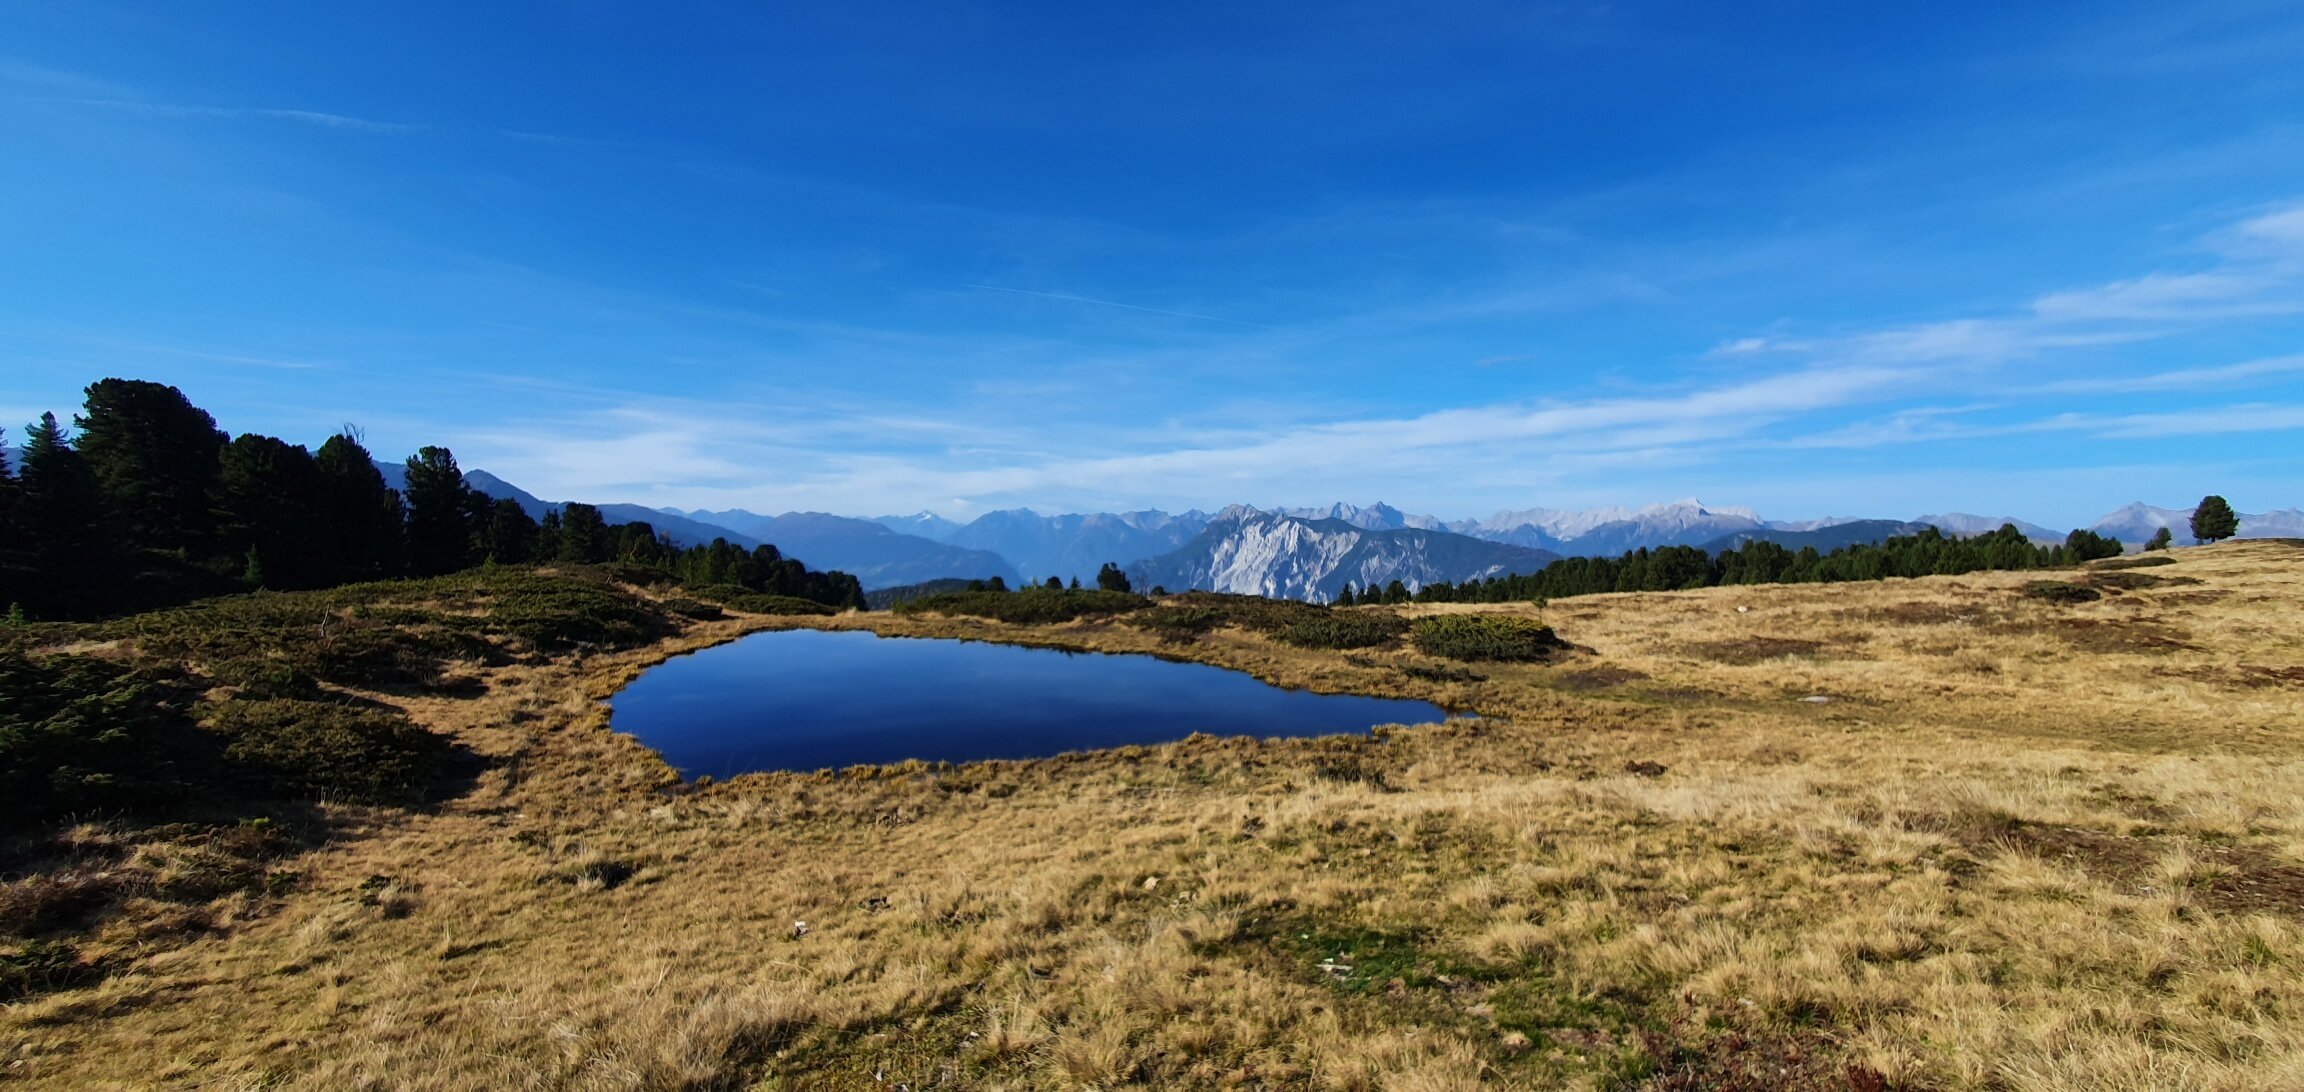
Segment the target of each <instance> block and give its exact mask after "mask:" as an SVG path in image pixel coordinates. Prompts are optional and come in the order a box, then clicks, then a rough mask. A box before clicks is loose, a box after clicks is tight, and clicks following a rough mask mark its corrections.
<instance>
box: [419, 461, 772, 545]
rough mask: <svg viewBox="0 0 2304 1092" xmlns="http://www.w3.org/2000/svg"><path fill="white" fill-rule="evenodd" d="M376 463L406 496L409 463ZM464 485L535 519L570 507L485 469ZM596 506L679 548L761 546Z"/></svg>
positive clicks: (619, 507)
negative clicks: (716, 542)
mask: <svg viewBox="0 0 2304 1092" xmlns="http://www.w3.org/2000/svg"><path fill="white" fill-rule="evenodd" d="M375 463H376V469H377V471H378V472H380V473H382V474H383V475H384V484H385V485H387V486H389V487H391V488H393V489H397V490H399V491H401V492H403V493H405V492H407V491H408V467H407V465H406V464H405V463H388V462H385V461H383V460H382V459H378V460H375ZM464 484H466V485H469V486H471V487H472V488H474V489H477V490H479V491H480V492H482V493H485V494H487V495H488V496H491V497H494V498H496V499H497V500H508V501H511V502H513V503H514V504H517V505H519V506H520V510H521V511H523V512H526V513H528V515H529V516H531V517H533V518H535V519H543V518H544V516H545V514H546V513H548V512H557V511H560V510H561V509H563V508H566V507H568V503H569V502H567V501H547V500H541V499H538V498H537V496H536V495H535V494H533V493H530V492H528V491H527V490H525V489H522V488H520V487H519V486H517V485H513V484H512V483H511V482H508V481H505V480H504V479H502V478H499V477H497V476H496V475H494V474H490V473H489V472H487V471H485V470H467V471H465V472H464ZM587 503H589V502H587ZM593 507H594V508H598V509H599V510H600V518H601V519H602V520H604V521H606V522H607V523H609V524H611V525H618V526H620V525H623V524H626V523H645V524H647V525H649V526H650V527H652V528H654V529H655V530H656V531H657V532H658V533H659V534H662V535H664V536H666V537H668V538H670V539H671V540H672V542H673V544H674V545H677V546H706V545H710V544H711V542H712V540H713V539H716V538H724V539H727V540H728V541H729V542H730V543H732V544H734V545H737V546H742V547H744V548H745V549H747V550H749V549H751V548H753V547H755V546H758V545H760V540H759V539H756V538H753V537H752V536H750V535H747V534H743V533H741V532H738V531H734V530H731V529H729V528H726V527H721V526H717V525H715V524H709V523H703V522H700V521H697V520H692V519H688V518H687V517H685V516H682V515H680V514H679V513H677V512H667V511H664V510H662V509H657V508H649V507H646V506H644V505H638V504H594V505H593Z"/></svg>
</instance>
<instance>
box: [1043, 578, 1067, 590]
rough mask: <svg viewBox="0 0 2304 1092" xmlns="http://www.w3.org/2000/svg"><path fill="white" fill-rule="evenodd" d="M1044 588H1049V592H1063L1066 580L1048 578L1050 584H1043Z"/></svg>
mask: <svg viewBox="0 0 2304 1092" xmlns="http://www.w3.org/2000/svg"><path fill="white" fill-rule="evenodd" d="M1042 587H1045V588H1047V589H1048V590H1049V591H1063V590H1064V578H1063V577H1061V576H1051V577H1049V578H1048V582H1047V583H1046V584H1043V585H1042Z"/></svg>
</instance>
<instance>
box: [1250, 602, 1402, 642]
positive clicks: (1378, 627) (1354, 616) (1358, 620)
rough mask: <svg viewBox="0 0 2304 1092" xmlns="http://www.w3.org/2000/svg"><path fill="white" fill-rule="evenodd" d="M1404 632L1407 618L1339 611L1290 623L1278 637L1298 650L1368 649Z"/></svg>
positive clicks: (1395, 637) (1396, 637) (1282, 629)
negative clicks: (1323, 616)
mask: <svg viewBox="0 0 2304 1092" xmlns="http://www.w3.org/2000/svg"><path fill="white" fill-rule="evenodd" d="M1407 631H1408V621H1407V619H1405V618H1401V617H1400V616H1398V615H1394V614H1373V613H1369V614H1363V613H1360V612H1357V611H1355V612H1351V613H1345V612H1342V611H1339V612H1336V613H1333V614H1331V615H1329V616H1328V617H1326V618H1307V619H1305V620H1303V621H1301V622H1290V623H1288V624H1287V625H1286V626H1284V627H1282V628H1281V630H1280V634H1279V637H1280V640H1282V641H1284V642H1286V643H1288V644H1291V645H1295V646H1297V647H1299V648H1369V647H1372V646H1375V645H1385V644H1391V643H1392V642H1393V641H1396V640H1398V639H1399V638H1400V635H1401V634H1403V633H1406V632H1407Z"/></svg>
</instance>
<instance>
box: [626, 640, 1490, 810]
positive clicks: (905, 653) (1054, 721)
mask: <svg viewBox="0 0 2304 1092" xmlns="http://www.w3.org/2000/svg"><path fill="white" fill-rule="evenodd" d="M1445 716H1446V714H1445V713H1444V712H1443V711H1442V710H1441V709H1440V707H1439V706H1436V705H1432V704H1430V703H1428V702H1420V701H1397V700H1391V699H1385V698H1362V697H1349V696H1337V695H1328V694H1312V693H1308V692H1305V691H1301V690H1282V689H1280V688H1279V687H1276V686H1270V685H1267V684H1265V683H1263V682H1259V681H1257V680H1256V679H1255V678H1253V677H1251V676H1248V675H1243V674H1241V673H1239V672H1237V671H1226V670H1223V669H1222V668H1215V667H1208V666H1206V665H1204V664H1179V663H1169V662H1168V661H1166V660H1159V659H1154V658H1153V657H1150V656H1104V655H1098V654H1095V653H1074V652H1058V651H1055V650H1053V649H1043V648H1018V647H1016V646H1014V645H994V644H982V643H975V642H963V641H949V640H920V639H909V638H883V637H876V636H874V635H872V634H870V633H855V632H849V633H829V632H823V631H819V630H811V629H797V630H783V631H778V632H773V633H758V634H754V635H752V636H750V637H746V638H744V639H742V640H739V641H736V642H734V643H731V644H725V645H721V646H719V647H717V648H709V649H705V650H704V651H702V652H698V653H695V654H693V655H689V656H682V657H680V658H679V659H676V660H671V661H668V662H666V663H664V664H661V665H659V666H657V667H655V668H652V669H650V670H649V671H648V672H647V673H646V674H644V675H642V676H640V677H639V678H638V679H636V680H634V681H633V683H632V685H630V686H628V687H625V688H624V690H623V691H622V692H621V693H619V694H617V695H616V697H615V699H614V715H613V717H612V718H611V723H612V724H613V725H614V726H615V728H616V729H617V730H618V731H623V732H630V733H632V734H633V735H635V736H638V737H639V738H640V742H642V743H645V744H647V745H648V746H650V747H653V748H655V749H656V751H657V753H659V754H661V755H663V756H664V759H665V761H667V762H670V763H671V764H672V765H673V766H674V767H677V768H678V769H679V770H680V772H681V773H683V774H686V775H687V776H689V777H695V776H698V775H701V774H709V775H711V776H713V777H728V776H731V775H734V774H739V773H744V772H746V771H751V770H819V769H824V768H827V767H837V766H851V765H855V764H858V763H865V762H900V761H903V760H904V759H907V758H918V759H926V760H939V759H941V760H945V761H951V762H966V761H970V760H973V759H980V758H1041V757H1045V756H1048V755H1055V754H1062V753H1063V752H1065V751H1081V750H1089V749H1092V748H1098V747H1117V746H1120V745H1123V744H1129V743H1165V742H1168V741H1170V740H1178V739H1183V738H1184V737H1185V736H1188V735H1191V734H1192V733H1194V732H1208V733H1212V734H1215V735H1252V736H1317V735H1331V734H1334V733H1338V732H1359V731H1365V730H1367V729H1368V728H1369V727H1371V726H1373V725H1378V724H1427V723H1431V722H1433V721H1437V720H1440V719H1442V718H1443V717H1445Z"/></svg>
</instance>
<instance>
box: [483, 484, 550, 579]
mask: <svg viewBox="0 0 2304 1092" xmlns="http://www.w3.org/2000/svg"><path fill="white" fill-rule="evenodd" d="M538 531H539V528H538V527H537V525H536V520H535V519H534V518H532V517H530V516H529V515H528V511H527V509H524V508H522V507H520V502H519V501H516V500H513V499H511V498H510V497H505V498H503V499H501V500H498V501H497V502H496V503H495V504H493V505H490V506H489V509H488V523H487V525H486V527H485V528H484V529H483V530H482V531H481V540H482V547H483V548H482V550H481V554H482V556H484V557H486V558H488V559H489V560H491V561H494V562H496V563H497V564H499V565H523V564H526V563H528V562H530V561H533V560H535V557H536V539H537V535H538Z"/></svg>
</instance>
